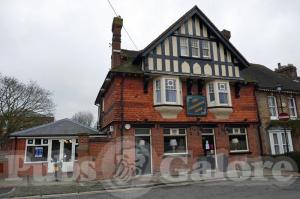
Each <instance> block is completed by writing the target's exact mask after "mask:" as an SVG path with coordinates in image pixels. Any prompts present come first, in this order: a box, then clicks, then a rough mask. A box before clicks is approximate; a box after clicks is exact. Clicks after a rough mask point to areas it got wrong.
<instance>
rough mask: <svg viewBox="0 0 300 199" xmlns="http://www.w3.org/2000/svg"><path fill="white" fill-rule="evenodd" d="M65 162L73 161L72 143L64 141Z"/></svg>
mask: <svg viewBox="0 0 300 199" xmlns="http://www.w3.org/2000/svg"><path fill="white" fill-rule="evenodd" d="M63 160H64V162H70V161H71V160H72V142H71V141H70V140H64V157H63Z"/></svg>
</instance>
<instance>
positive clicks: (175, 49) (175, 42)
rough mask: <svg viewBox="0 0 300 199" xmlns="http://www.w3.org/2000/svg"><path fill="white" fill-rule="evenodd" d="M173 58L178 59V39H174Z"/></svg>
mask: <svg viewBox="0 0 300 199" xmlns="http://www.w3.org/2000/svg"><path fill="white" fill-rule="evenodd" d="M172 47H173V56H175V57H177V56H178V55H177V38H176V37H174V36H173V37H172Z"/></svg>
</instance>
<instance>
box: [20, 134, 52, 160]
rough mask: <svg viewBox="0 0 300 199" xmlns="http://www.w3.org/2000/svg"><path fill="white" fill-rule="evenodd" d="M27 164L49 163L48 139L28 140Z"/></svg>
mask: <svg viewBox="0 0 300 199" xmlns="http://www.w3.org/2000/svg"><path fill="white" fill-rule="evenodd" d="M26 141H27V143H26V152H25V162H47V161H48V139H27V140H26Z"/></svg>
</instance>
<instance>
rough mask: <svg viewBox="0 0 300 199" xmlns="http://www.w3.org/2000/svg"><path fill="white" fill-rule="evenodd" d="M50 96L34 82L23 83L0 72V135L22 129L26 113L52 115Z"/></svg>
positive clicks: (50, 94) (52, 104)
mask: <svg viewBox="0 0 300 199" xmlns="http://www.w3.org/2000/svg"><path fill="white" fill-rule="evenodd" d="M51 97H52V93H51V92H49V91H48V90H46V89H43V88H41V87H40V86H39V85H38V84H37V83H35V82H32V81H31V82H29V83H26V84H25V83H22V82H20V81H19V80H17V79H16V78H13V77H8V76H2V75H1V74H0V135H3V133H5V135H8V134H9V133H11V132H14V131H17V130H20V129H22V126H23V125H24V121H25V120H26V118H28V115H31V116H32V115H33V114H34V115H43V116H52V115H53V111H54V107H55V105H54V103H53V101H52V98H51ZM4 131H5V132H4Z"/></svg>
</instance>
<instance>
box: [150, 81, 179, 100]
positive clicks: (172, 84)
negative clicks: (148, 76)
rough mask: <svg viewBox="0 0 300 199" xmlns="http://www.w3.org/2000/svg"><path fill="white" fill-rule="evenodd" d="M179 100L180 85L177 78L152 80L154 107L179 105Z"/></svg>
mask: <svg viewBox="0 0 300 199" xmlns="http://www.w3.org/2000/svg"><path fill="white" fill-rule="evenodd" d="M181 98H182V96H181V83H180V80H179V78H178V77H160V78H157V79H155V80H154V105H160V104H173V105H181V104H182V99H181Z"/></svg>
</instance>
